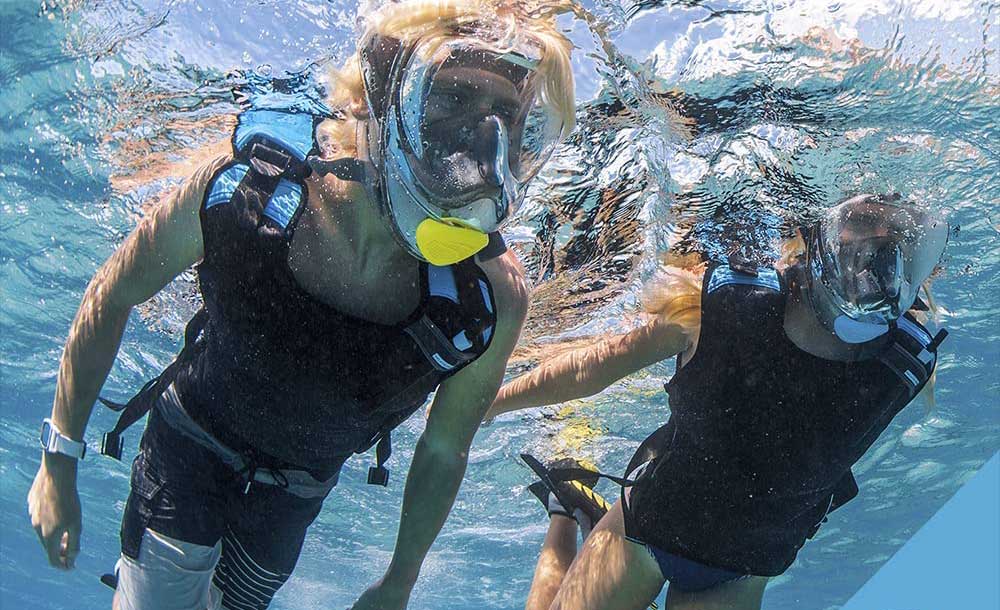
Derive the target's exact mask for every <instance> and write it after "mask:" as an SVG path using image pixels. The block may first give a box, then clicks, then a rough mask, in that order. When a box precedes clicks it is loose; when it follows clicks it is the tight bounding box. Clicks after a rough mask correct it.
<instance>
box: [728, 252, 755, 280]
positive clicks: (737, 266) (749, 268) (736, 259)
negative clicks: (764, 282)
mask: <svg viewBox="0 0 1000 610" xmlns="http://www.w3.org/2000/svg"><path fill="white" fill-rule="evenodd" d="M729 268H730V269H732V270H733V271H736V272H738V273H743V274H745V275H750V276H753V277H757V265H755V264H754V263H753V261H751V260H750V259H748V258H747V257H745V256H743V255H742V254H739V253H737V252H734V253H732V254H730V255H729Z"/></svg>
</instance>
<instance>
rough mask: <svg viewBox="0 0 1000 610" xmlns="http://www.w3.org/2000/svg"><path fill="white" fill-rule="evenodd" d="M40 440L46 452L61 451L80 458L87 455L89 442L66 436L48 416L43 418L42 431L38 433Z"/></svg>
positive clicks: (63, 453)
mask: <svg viewBox="0 0 1000 610" xmlns="http://www.w3.org/2000/svg"><path fill="white" fill-rule="evenodd" d="M38 442H39V443H40V444H41V445H42V449H43V450H44V451H45V453H61V454H62V455H68V456H69V457H71V458H75V459H78V460H82V459H83V456H85V455H87V443H84V442H81V441H74V440H73V439H71V438H70V437H68V436H66V435H65V434H63V433H62V432H61V431H60V430H59V427H58V426H56V425H55V424H54V423H52V420H51V419H49V418H48V417H46V418H45V419H43V420H42V431H41V434H39V435H38Z"/></svg>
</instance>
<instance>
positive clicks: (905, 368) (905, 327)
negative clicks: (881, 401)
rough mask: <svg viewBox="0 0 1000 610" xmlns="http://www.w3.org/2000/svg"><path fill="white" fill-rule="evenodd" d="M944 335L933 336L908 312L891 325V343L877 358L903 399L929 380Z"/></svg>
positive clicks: (944, 333)
mask: <svg viewBox="0 0 1000 610" xmlns="http://www.w3.org/2000/svg"><path fill="white" fill-rule="evenodd" d="M947 335H948V331H946V330H944V329H942V330H940V331H939V332H938V334H937V336H935V337H931V334H930V332H928V330H927V329H926V328H925V327H924V326H923V325H922V324H920V323H919V322H917V321H916V319H915V318H913V316H912V315H911V314H909V313H906V314H904V315H903V316H902V317H900V318H899V319H898V320H897V321H896V323H895V324H894V328H893V331H892V341H891V342H890V343H889V344H888V345H887V346H886V347H885V349H883V350H882V352H881V353H880V354H879V356H878V359H879V360H880V361H881V362H882V363H883V364H884V365H886V366H887V367H888V368H889V370H891V371H892V372H893V373H894V374H895V375H896V376H897V377H898V378H899V380H900V382H901V383H902V384H903V386H904V387H905V388H906V392H905V394H904V397H905V399H906V401H907V402H909V401H910V400H912V399H913V398H914V397H915V396H916V395H917V394H919V393H920V391H921V390H922V389H923V387H924V385H925V384H926V383H927V381H928V380H929V379H930V378H931V375H932V374H933V373H934V369H935V367H936V366H937V348H938V346H939V345H940V344H941V342H942V341H943V340H944V338H945V337H946V336H947Z"/></svg>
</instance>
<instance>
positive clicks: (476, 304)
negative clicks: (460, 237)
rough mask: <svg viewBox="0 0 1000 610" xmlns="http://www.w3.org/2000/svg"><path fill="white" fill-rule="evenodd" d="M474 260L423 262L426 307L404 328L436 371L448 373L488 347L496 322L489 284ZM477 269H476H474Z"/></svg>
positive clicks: (454, 370)
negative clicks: (431, 304) (428, 305)
mask: <svg viewBox="0 0 1000 610" xmlns="http://www.w3.org/2000/svg"><path fill="white" fill-rule="evenodd" d="M469 265H472V266H473V267H474V263H469V264H465V262H463V263H459V264H456V265H451V266H447V267H438V266H435V265H429V264H428V265H425V266H424V271H423V272H424V273H426V286H427V288H426V290H427V301H429V302H430V301H431V299H432V298H434V302H435V303H436V304H437V305H439V306H438V307H432V308H428V310H425V312H424V314H423V315H421V316H420V318H418V319H417V320H416V321H414V322H413V323H412V324H410V325H408V326H407V327H406V329H405V331H406V333H407V334H408V335H410V337H411V338H412V339H413V340H414V341H415V342H416V343H417V345H418V346H419V347H420V349H421V351H423V353H424V356H425V357H426V358H427V359H428V361H430V362H431V364H432V365H433V366H434V367H435V368H436V369H437V370H438V371H440V372H443V373H447V374H452V373H454V372H456V371H457V370H458V369H459V368H460V367H462V366H463V365H465V364H468V363H469V362H471V361H472V360H474V359H475V358H476V357H477V356H479V355H481V354H482V353H483V352H485V351H486V349H487V348H488V347H489V343H490V340H491V339H492V336H493V328H494V326H495V324H496V314H495V303H494V300H493V292H492V288H491V286H490V285H489V282H488V281H486V277H485V275H484V274H483V273H482V272H481V271H478V268H474V269H470V267H469ZM477 271H478V272H477Z"/></svg>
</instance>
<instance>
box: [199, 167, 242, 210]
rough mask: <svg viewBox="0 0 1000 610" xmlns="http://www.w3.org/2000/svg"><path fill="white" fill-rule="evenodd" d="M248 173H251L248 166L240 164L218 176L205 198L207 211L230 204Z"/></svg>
mask: <svg viewBox="0 0 1000 610" xmlns="http://www.w3.org/2000/svg"><path fill="white" fill-rule="evenodd" d="M248 171H250V168H249V167H248V166H246V165H242V164H238V165H233V166H231V167H229V168H227V169H226V170H225V171H223V172H222V173H220V174H219V175H218V176H216V177H215V180H214V181H212V186H211V188H210V189H209V191H208V197H206V198H205V209H208V208H210V207H212V206H215V205H219V204H220V203H229V200H230V199H232V197H233V193H235V192H236V187H238V186H239V185H240V182H242V181H243V177H244V176H246V175H247V172H248Z"/></svg>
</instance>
